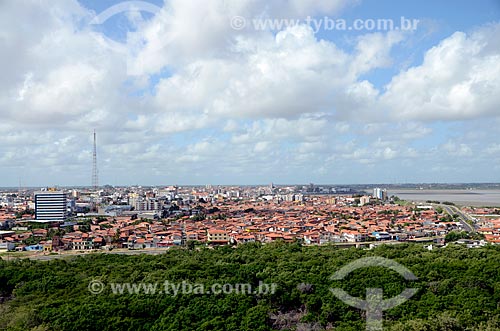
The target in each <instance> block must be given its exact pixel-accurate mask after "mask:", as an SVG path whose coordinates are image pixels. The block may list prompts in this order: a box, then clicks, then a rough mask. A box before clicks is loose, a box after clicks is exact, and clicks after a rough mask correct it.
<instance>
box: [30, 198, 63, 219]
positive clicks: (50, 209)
mask: <svg viewBox="0 0 500 331" xmlns="http://www.w3.org/2000/svg"><path fill="white" fill-rule="evenodd" d="M66 212H67V202H66V193H64V192H62V191H40V192H35V219H36V220H37V221H65V220H66V216H67V214H66Z"/></svg>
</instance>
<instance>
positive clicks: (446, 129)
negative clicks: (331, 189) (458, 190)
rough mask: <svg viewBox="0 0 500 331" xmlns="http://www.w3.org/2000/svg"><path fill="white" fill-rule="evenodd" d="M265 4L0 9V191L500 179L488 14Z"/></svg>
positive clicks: (499, 59)
mask: <svg viewBox="0 0 500 331" xmlns="http://www.w3.org/2000/svg"><path fill="white" fill-rule="evenodd" d="M148 4H149V5H148ZM264 4H265V2H264V1H260V0H259V1H247V0H241V1H235V2H232V3H231V5H230V4H229V3H228V2H225V1H215V2H214V3H211V4H208V3H205V2H197V1H174V0H172V1H170V0H167V1H165V2H164V1H142V2H140V1H139V2H134V3H133V4H132V3H131V2H123V1H114V0H113V1H105V2H103V1H94V0H81V1H76V0H74V1H53V2H51V4H50V6H47V5H45V4H44V3H43V2H37V1H25V2H22V3H18V2H15V1H5V2H2V3H0V25H1V28H2V38H0V47H1V48H2V49H3V50H5V51H4V52H2V53H1V54H0V60H1V63H2V72H3V74H2V77H1V78H0V87H1V89H0V114H1V115H2V122H1V123H0V132H1V133H2V134H1V135H0V173H1V174H2V175H1V176H0V187H18V186H23V187H42V186H53V185H58V186H62V187H64V186H91V185H92V167H93V164H92V163H93V130H94V129H95V130H96V132H97V135H98V145H97V155H98V159H97V168H98V172H99V183H100V185H106V184H109V185H115V186H118V185H144V186H148V185H159V184H162V183H165V184H168V183H171V184H175V185H204V184H213V185H259V184H260V185H262V184H266V183H271V182H274V183H278V184H280V183H281V184H286V183H289V184H293V183H298V184H300V183H302V184H307V183H311V182H312V183H317V184H322V185H326V184H333V185H348V184H363V183H374V184H377V183H378V184H384V183H386V184H395V183H446V182H452V183H481V182H483V183H494V182H500V143H499V141H498V134H497V133H496V128H497V127H499V126H500V43H499V42H498V35H500V5H499V4H498V2H496V1H494V0H482V1H477V2H474V3H472V2H467V1H459V2H451V1H438V2H432V1H423V2H420V3H419V4H418V5H415V4H409V3H400V2H398V1H394V0H385V1H377V2H375V1H357V2H355V3H351V2H349V1H345V0H330V1H312V0H311V1H301V2H294V1H284V0H283V1H281V0H280V1H277V2H276V3H275V5H268V6H264ZM116 5H118V6H116ZM274 6H276V7H274ZM206 13H209V14H206ZM470 13H474V15H470ZM96 18H100V19H96ZM264 19H271V20H286V21H285V24H284V25H282V26H281V27H280V28H272V27H270V26H267V27H263V25H260V26H259V25H258V24H263V23H265V24H268V23H269V22H266V21H262V20H264ZM259 20H260V21H259ZM294 20H298V21H297V23H296V24H295V23H294V24H289V23H290V22H292V21H294ZM341 20H343V21H345V22H347V24H348V25H350V24H353V23H354V22H355V21H356V20H360V21H362V22H363V23H364V24H365V25H364V28H363V27H362V28H360V29H352V30H349V29H348V28H345V29H343V28H342V26H341V25H339V24H338V23H339V21H341ZM380 20H391V22H393V23H394V24H395V26H394V27H393V28H392V29H382V28H380V29H370V28H369V27H370V26H369V24H367V23H370V22H375V23H377V22H379V21H380ZM414 20H417V21H418V24H416V25H415V26H412V28H411V29H403V25H406V24H407V23H408V22H414ZM417 21H415V22H417ZM17 22H26V24H24V23H23V24H22V25H21V26H22V28H20V25H19V24H18V23H17ZM274 23H276V22H274ZM278 23H279V22H278ZM333 23H336V24H337V26H333V25H335V24H333ZM403 23H404V24H403ZM242 24H243V25H242ZM287 24H288V25H289V26H287ZM349 27H351V26H349Z"/></svg>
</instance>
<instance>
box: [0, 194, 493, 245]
mask: <svg viewBox="0 0 500 331" xmlns="http://www.w3.org/2000/svg"><path fill="white" fill-rule="evenodd" d="M196 211H197V212H196V214H193V215H177V216H175V217H170V218H167V219H148V220H146V219H134V218H133V217H132V219H131V217H129V216H126V217H125V216H123V217H119V216H115V217H111V216H108V217H99V218H93V219H90V220H89V219H86V220H85V221H83V220H80V221H79V222H78V223H76V224H75V223H74V224H69V225H68V224H65V225H64V226H63V225H61V224H57V223H55V224H51V225H50V226H48V227H47V228H40V229H31V230H29V229H27V228H26V229H25V230H26V231H22V230H21V229H20V227H18V228H17V229H16V230H14V231H12V230H11V231H4V232H0V243H4V246H7V247H4V248H7V249H16V250H37V251H56V250H76V251H87V250H93V249H112V248H128V249H145V248H167V247H171V246H179V245H183V244H187V243H189V242H194V243H199V244H205V245H228V244H240V243H248V242H262V243H268V242H272V241H277V240H281V241H285V242H293V241H300V242H302V243H304V244H307V245H314V244H325V243H346V244H348V243H361V242H368V241H370V242H372V241H388V240H393V241H407V240H419V239H424V240H425V239H426V238H435V237H442V236H444V235H446V234H447V233H448V232H449V231H451V230H456V229H460V223H459V222H454V221H449V219H445V218H443V216H444V215H440V214H438V212H437V211H436V210H435V209H433V208H429V206H416V205H408V206H399V205H395V204H376V205H364V206H356V205H353V204H352V198H349V197H326V196H325V197H313V198H311V199H309V200H308V201H280V202H276V201H265V200H255V199H252V200H236V201H234V200H226V201H217V202H212V203H205V204H201V205H200V206H197V208H196ZM207 211H210V212H207ZM496 226H497V229H498V221H497V223H496ZM492 227H493V228H495V226H492ZM492 235H493V234H492ZM29 243H32V244H29ZM1 248H2V246H0V249H1Z"/></svg>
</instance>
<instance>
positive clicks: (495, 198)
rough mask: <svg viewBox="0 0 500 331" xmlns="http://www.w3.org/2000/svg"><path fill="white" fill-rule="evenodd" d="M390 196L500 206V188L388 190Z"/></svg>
mask: <svg viewBox="0 0 500 331" xmlns="http://www.w3.org/2000/svg"><path fill="white" fill-rule="evenodd" d="M387 193H388V195H389V196H391V195H396V196H398V197H399V198H400V199H403V200H411V201H419V202H420V201H423V202H425V201H426V200H433V201H440V202H443V201H449V202H453V203H456V204H458V205H467V206H476V207H481V206H492V207H493V206H495V207H498V206H500V190H415V189H400V190H387Z"/></svg>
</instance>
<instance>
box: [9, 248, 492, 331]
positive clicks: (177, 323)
mask: <svg viewBox="0 0 500 331" xmlns="http://www.w3.org/2000/svg"><path fill="white" fill-rule="evenodd" d="M367 256H381V257H385V258H389V259H393V260H395V261H397V262H398V263H400V264H402V265H404V266H405V267H407V268H408V269H409V270H411V271H412V272H413V273H414V274H415V275H416V276H417V278H418V280H416V281H408V280H405V279H404V278H403V277H401V275H399V274H398V273H396V272H395V271H392V270H388V269H385V268H381V267H369V268H362V269H358V270H356V271H353V272H352V273H350V274H349V275H348V277H346V278H345V279H343V280H342V281H337V280H336V281H333V280H330V276H331V275H332V274H334V273H335V272H336V271H337V270H339V269H340V268H341V267H342V266H344V265H346V264H348V263H349V262H351V261H354V260H356V259H358V258H361V257H367ZM499 267H500V247H498V246H496V247H494V246H488V247H484V248H478V249H468V248H465V247H462V246H458V245H450V246H448V247H446V248H443V249H438V250H433V251H428V250H426V249H424V248H423V246H421V245H416V244H403V245H395V246H389V245H384V246H380V247H377V248H375V249H373V250H363V249H355V248H351V249H339V248H336V247H333V246H317V247H302V246H301V245H300V244H298V243H294V244H283V243H274V244H269V245H264V246H261V245H260V244H246V245H242V246H238V247H237V248H231V247H220V248H216V249H201V250H186V249H171V250H169V251H167V252H166V253H165V254H161V255H156V256H152V255H135V256H122V255H114V254H102V253H101V254H92V255H87V256H80V257H76V258H71V259H56V260H52V261H49V262H42V261H30V260H27V259H24V260H14V261H8V262H7V261H0V329H1V330H10V331H14V330H38V331H42V330H61V331H63V330H64V331H67V330H78V331H84V330H175V331H180V330H186V331H187V330H228V331H230V330H231V331H232V330H253V331H255V330H324V329H332V330H364V328H365V324H364V317H365V316H364V312H363V311H360V310H359V309H356V308H353V307H350V306H348V305H347V304H345V303H343V302H342V301H340V300H339V299H337V298H336V297H335V296H334V295H333V294H332V293H331V291H330V288H332V287H339V288H342V289H344V290H345V291H347V292H348V293H350V294H351V295H352V296H357V297H360V298H364V296H365V294H366V288H374V287H380V288H383V291H384V298H386V297H387V298H389V297H393V296H395V295H398V294H400V293H401V291H402V290H403V289H404V288H406V287H412V288H418V289H419V290H418V292H417V293H416V294H415V295H414V296H413V297H412V298H411V299H410V300H408V301H407V302H405V303H403V304H401V305H399V306H397V307H395V308H392V309H390V310H388V311H385V312H384V326H385V329H387V330H426V331H429V330H431V331H432V330H483V331H486V330H500V319H499V316H500V270H499ZM95 279H99V281H101V282H102V283H103V284H111V283H125V282H128V283H134V282H135V283H139V282H143V283H153V282H158V283H161V284H163V283H164V282H165V281H169V282H172V283H175V282H178V283H180V282H182V281H185V282H190V283H193V284H194V283H201V284H206V285H207V286H209V285H211V284H215V283H222V284H225V283H229V284H241V283H249V284H252V285H253V286H255V287H257V286H258V285H259V282H261V283H262V282H263V283H268V284H271V283H275V284H277V289H276V291H275V292H274V293H267V294H266V293H264V294H262V293H259V294H238V293H232V294H182V293H180V294H177V295H176V296H173V295H166V294H144V293H139V294H122V295H120V294H113V293H112V291H111V289H110V287H109V286H106V287H105V289H104V291H103V292H102V293H100V294H92V293H90V292H89V289H88V286H89V282H91V281H93V280H95Z"/></svg>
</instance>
